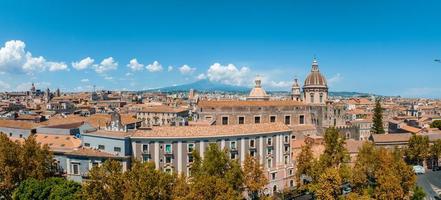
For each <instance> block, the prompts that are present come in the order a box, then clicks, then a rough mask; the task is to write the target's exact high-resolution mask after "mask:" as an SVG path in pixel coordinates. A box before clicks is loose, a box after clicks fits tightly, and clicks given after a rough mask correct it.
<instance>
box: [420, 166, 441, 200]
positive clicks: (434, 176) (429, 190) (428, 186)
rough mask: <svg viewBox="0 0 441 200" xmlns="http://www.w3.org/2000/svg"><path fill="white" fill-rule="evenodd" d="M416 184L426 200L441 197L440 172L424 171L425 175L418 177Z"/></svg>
mask: <svg viewBox="0 0 441 200" xmlns="http://www.w3.org/2000/svg"><path fill="white" fill-rule="evenodd" d="M417 184H418V186H420V187H422V188H423V189H424V191H425V192H426V199H428V200H432V199H435V198H434V197H436V196H438V197H441V171H436V172H434V171H430V170H426V173H425V174H421V175H418V178H417Z"/></svg>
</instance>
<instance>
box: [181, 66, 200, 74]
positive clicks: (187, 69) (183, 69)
mask: <svg viewBox="0 0 441 200" xmlns="http://www.w3.org/2000/svg"><path fill="white" fill-rule="evenodd" d="M179 71H180V72H181V74H192V73H193V72H194V71H196V68H194V67H190V66H188V65H182V67H180V68H179Z"/></svg>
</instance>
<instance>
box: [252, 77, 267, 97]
mask: <svg viewBox="0 0 441 200" xmlns="http://www.w3.org/2000/svg"><path fill="white" fill-rule="evenodd" d="M254 83H255V85H254V88H253V89H252V90H251V92H250V94H249V95H248V97H247V100H263V101H266V100H269V95H267V94H266V92H265V90H264V89H263V88H262V80H261V79H260V76H259V75H258V76H257V77H256V79H255V80H254Z"/></svg>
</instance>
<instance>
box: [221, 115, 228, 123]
mask: <svg viewBox="0 0 441 200" xmlns="http://www.w3.org/2000/svg"><path fill="white" fill-rule="evenodd" d="M222 125H228V117H222Z"/></svg>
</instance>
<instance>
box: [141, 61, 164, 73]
mask: <svg viewBox="0 0 441 200" xmlns="http://www.w3.org/2000/svg"><path fill="white" fill-rule="evenodd" d="M145 68H146V69H147V70H149V72H160V71H162V65H161V64H160V63H159V62H158V61H155V62H153V63H152V64H149V65H147V67H145Z"/></svg>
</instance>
